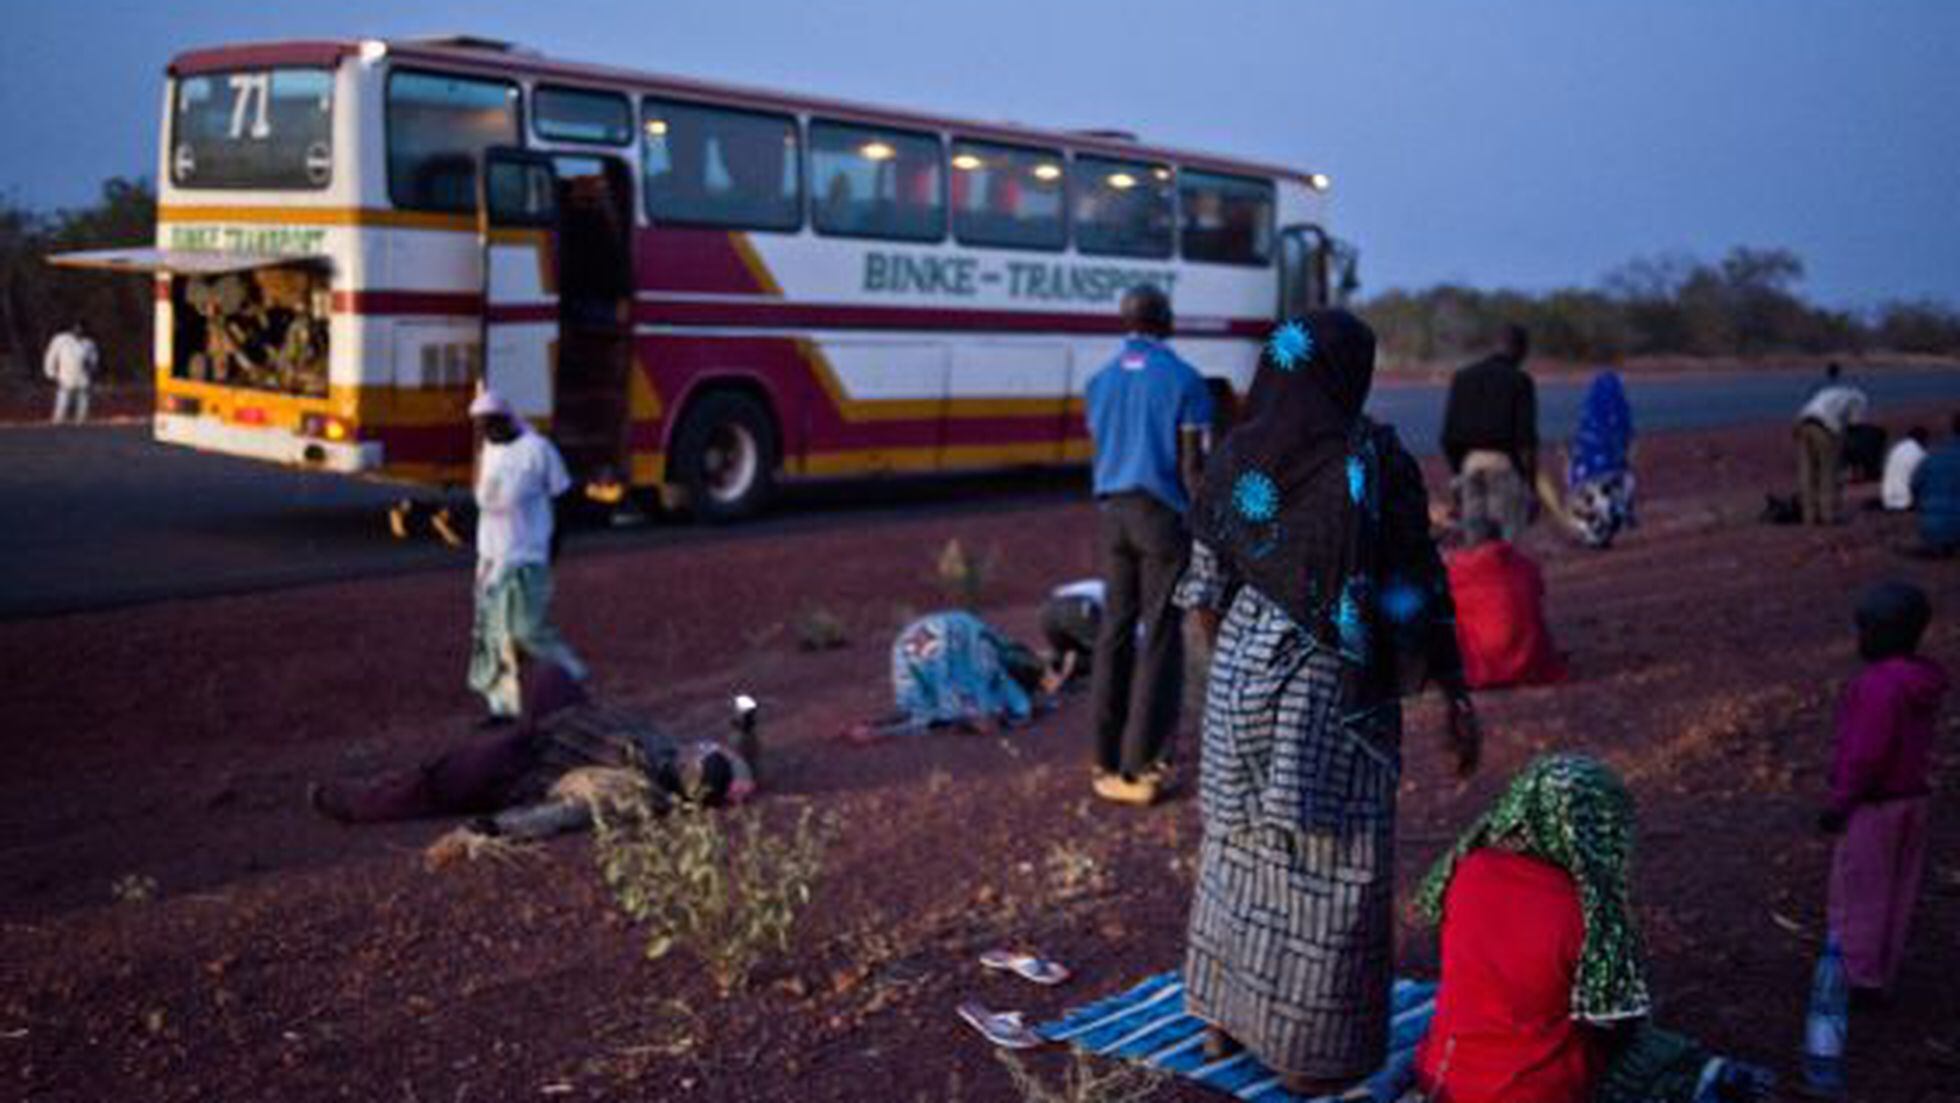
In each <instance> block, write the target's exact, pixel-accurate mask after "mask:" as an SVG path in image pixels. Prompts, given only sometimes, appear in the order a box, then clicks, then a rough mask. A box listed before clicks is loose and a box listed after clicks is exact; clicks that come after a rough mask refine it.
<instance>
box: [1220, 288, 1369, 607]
mask: <svg viewBox="0 0 1960 1103" xmlns="http://www.w3.org/2000/svg"><path fill="white" fill-rule="evenodd" d="M1374 371H1375V335H1374V332H1373V331H1371V330H1370V329H1369V328H1368V326H1367V324H1366V323H1364V322H1362V321H1361V319H1359V318H1356V317H1355V316H1354V315H1352V314H1349V313H1347V312H1346V311H1341V310H1328V311H1318V312H1315V313H1312V314H1309V315H1307V316H1306V317H1305V318H1303V319H1300V320H1298V321H1290V322H1286V323H1284V324H1283V325H1281V326H1280V327H1279V329H1277V330H1276V331H1274V333H1273V337H1272V339H1271V340H1270V341H1268V342H1267V343H1266V348H1265V351H1264V352H1263V353H1262V354H1261V356H1260V358H1259V369H1258V372H1257V374H1255V375H1254V376H1253V380H1252V387H1251V389H1250V391H1249V392H1248V393H1247V395H1246V402H1245V418H1244V420H1243V421H1241V422H1240V423H1239V425H1238V427H1237V428H1235V429H1233V430H1232V432H1231V433H1230V435H1228V436H1227V437H1226V438H1225V441H1224V443H1223V444H1222V445H1221V447H1220V448H1219V450H1218V454H1217V455H1215V456H1214V457H1213V458H1212V460H1211V463H1210V465H1209V466H1208V467H1207V468H1206V470H1205V481H1204V486H1203V487H1202V489H1201V490H1200V492H1199V495H1198V505H1197V510H1196V515H1195V522H1194V523H1195V528H1196V532H1197V536H1198V538H1199V539H1200V540H1203V541H1204V542H1205V543H1206V544H1207V545H1209V546H1210V547H1211V549H1212V550H1213V551H1214V552H1215V553H1217V554H1218V555H1219V556H1220V557H1221V558H1222V559H1223V560H1224V561H1225V566H1226V567H1227V569H1228V570H1230V571H1231V573H1233V574H1234V575H1236V576H1237V577H1238V578H1239V579H1240V580H1241V581H1242V582H1244V583H1246V584H1248V585H1251V586H1253V587H1255V588H1256V589H1258V590H1259V591H1260V592H1261V593H1263V594H1265V595H1266V596H1267V597H1268V598H1270V599H1272V600H1273V601H1274V602H1276V603H1278V604H1279V605H1280V606H1281V607H1282V608H1283V609H1285V610H1286V611H1287V613H1288V614H1290V615H1291V616H1292V617H1293V618H1294V619H1295V620H1296V621H1298V622H1299V623H1300V624H1302V625H1305V626H1309V627H1313V626H1316V625H1318V624H1319V623H1320V622H1321V621H1323V620H1325V619H1327V618H1328V617H1329V616H1332V615H1334V614H1335V613H1336V612H1337V611H1338V609H1339V607H1340V605H1341V604H1342V601H1343V598H1344V597H1346V596H1349V594H1348V590H1349V587H1348V583H1349V580H1350V579H1351V578H1352V577H1353V576H1354V575H1355V568H1356V566H1357V559H1358V548H1357V546H1356V545H1357V543H1358V541H1357V539H1356V537H1357V535H1358V528H1359V525H1358V523H1357V522H1358V521H1359V520H1360V519H1362V517H1363V515H1364V514H1365V513H1366V512H1367V511H1369V510H1375V511H1377V512H1378V511H1379V508H1380V498H1379V495H1378V493H1377V491H1378V488H1377V487H1375V486H1373V485H1371V481H1370V479H1369V478H1368V475H1369V472H1368V471H1367V469H1366V467H1365V465H1364V463H1363V462H1362V460H1361V458H1360V457H1359V456H1357V455H1356V453H1357V452H1359V451H1361V450H1362V448H1363V447H1365V444H1366V441H1365V439H1364V438H1365V436H1366V434H1365V433H1364V432H1362V430H1363V426H1364V423H1363V420H1362V417H1361V407H1362V404H1363V403H1364V402H1366V401H1367V398H1368V387H1369V384H1370V383H1371V382H1372V380H1373V378H1374ZM1353 597H1354V599H1355V600H1359V595H1353Z"/></svg>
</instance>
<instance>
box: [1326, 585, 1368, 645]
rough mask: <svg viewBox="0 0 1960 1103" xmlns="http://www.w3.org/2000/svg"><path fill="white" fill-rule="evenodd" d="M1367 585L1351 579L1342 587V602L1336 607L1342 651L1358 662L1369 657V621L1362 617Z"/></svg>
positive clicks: (1335, 626) (1336, 626)
mask: <svg viewBox="0 0 1960 1103" xmlns="http://www.w3.org/2000/svg"><path fill="white" fill-rule="evenodd" d="M1366 592H1367V583H1366V582H1364V581H1362V580H1361V579H1360V578H1358V577H1357V578H1350V579H1348V580H1347V585H1346V586H1343V587H1341V600H1340V602H1339V603H1338V604H1337V605H1335V607H1334V631H1335V634H1336V635H1338V636H1339V637H1340V642H1341V651H1342V653H1344V654H1346V655H1347V656H1348V657H1350V658H1352V659H1353V660H1355V661H1356V662H1366V661H1367V657H1368V621H1367V618H1366V617H1364V616H1362V615H1361V606H1362V601H1363V599H1364V598H1365V596H1366Z"/></svg>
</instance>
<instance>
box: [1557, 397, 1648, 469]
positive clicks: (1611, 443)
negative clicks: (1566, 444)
mask: <svg viewBox="0 0 1960 1103" xmlns="http://www.w3.org/2000/svg"><path fill="white" fill-rule="evenodd" d="M1632 446H1633V407H1632V406H1631V405H1630V404H1628V402H1627V393H1626V387H1625V386H1623V385H1622V384H1621V383H1620V376H1619V374H1618V373H1617V372H1610V371H1603V372H1600V373H1599V374H1598V375H1595V376H1593V381H1592V386H1591V387H1588V388H1587V389H1586V402H1585V405H1584V406H1583V407H1582V408H1581V409H1580V412H1579V428H1578V429H1577V430H1576V431H1574V432H1573V434H1572V462H1571V463H1570V465H1568V466H1567V468H1566V472H1565V482H1566V486H1567V487H1568V488H1570V489H1577V488H1578V487H1579V486H1580V485H1581V484H1583V483H1587V482H1590V481H1592V480H1594V479H1600V478H1605V477H1607V476H1610V475H1617V474H1620V473H1621V472H1623V471H1625V470H1626V469H1627V452H1628V450H1629V449H1631V448H1632Z"/></svg>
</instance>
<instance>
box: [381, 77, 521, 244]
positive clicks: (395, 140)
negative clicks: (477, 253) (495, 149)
mask: <svg viewBox="0 0 1960 1103" xmlns="http://www.w3.org/2000/svg"><path fill="white" fill-rule="evenodd" d="M517 111H518V91H517V86H516V85H514V84H511V83H509V82H507V81H500V80H479V79H477V78H474V77H455V76H445V75H443V74H440V73H422V72H416V71H414V70H407V69H399V70H396V71H395V72H394V73H392V74H390V75H389V77H388V195H389V198H391V199H393V200H394V201H395V206H397V207H405V208H409V209H413V210H422V211H473V210H475V209H476V161H477V156H478V155H479V154H480V153H482V152H483V150H484V149H485V148H486V147H488V146H514V145H517V144H518V143H519V142H520V141H522V131H521V130H520V129H519V126H518V119H517Z"/></svg>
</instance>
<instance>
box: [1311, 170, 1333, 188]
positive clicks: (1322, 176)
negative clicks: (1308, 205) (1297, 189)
mask: <svg viewBox="0 0 1960 1103" xmlns="http://www.w3.org/2000/svg"><path fill="white" fill-rule="evenodd" d="M1333 186H1334V178H1333V177H1331V176H1329V175H1327V174H1326V173H1324V172H1316V173H1314V174H1313V175H1311V176H1309V177H1307V187H1310V188H1312V189H1313V190H1315V191H1326V190H1327V189H1328V188H1331V187H1333Z"/></svg>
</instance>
